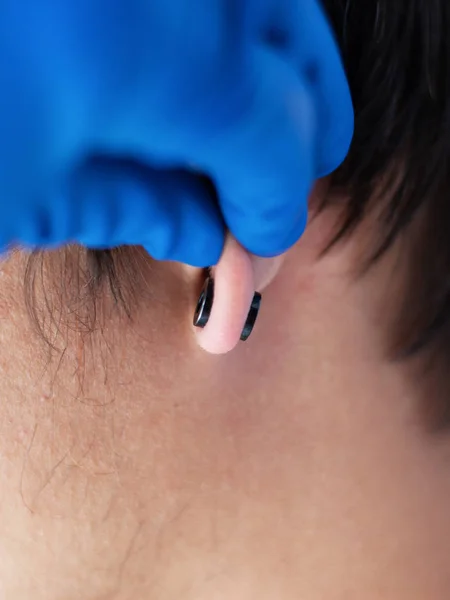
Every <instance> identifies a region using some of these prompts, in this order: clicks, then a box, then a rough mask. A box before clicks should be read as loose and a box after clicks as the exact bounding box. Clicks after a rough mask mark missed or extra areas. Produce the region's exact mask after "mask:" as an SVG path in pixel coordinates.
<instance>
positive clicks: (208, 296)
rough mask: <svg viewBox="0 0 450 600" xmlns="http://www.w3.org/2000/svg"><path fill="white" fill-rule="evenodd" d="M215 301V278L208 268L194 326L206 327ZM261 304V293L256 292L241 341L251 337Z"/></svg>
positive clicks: (196, 309)
mask: <svg viewBox="0 0 450 600" xmlns="http://www.w3.org/2000/svg"><path fill="white" fill-rule="evenodd" d="M213 301H214V278H213V277H212V275H211V270H210V269H208V276H207V278H206V280H205V283H204V285H203V288H202V291H201V292H200V296H199V298H198V302H197V306H196V308H195V313H194V320H193V322H194V326H195V327H201V328H203V327H205V326H206V324H207V323H208V321H209V317H210V315H211V310H212V305H213ZM260 306H261V294H260V293H258V292H255V294H254V296H253V300H252V303H251V305H250V310H249V312H248V316H247V319H246V321H245V325H244V328H243V330H242V333H241V337H240V339H241V341H243V342H245V341H246V340H248V338H249V337H250V334H251V333H252V331H253V327H254V325H255V322H256V319H257V317H258V313H259V309H260Z"/></svg>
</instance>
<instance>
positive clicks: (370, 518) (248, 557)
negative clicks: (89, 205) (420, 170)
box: [0, 213, 450, 600]
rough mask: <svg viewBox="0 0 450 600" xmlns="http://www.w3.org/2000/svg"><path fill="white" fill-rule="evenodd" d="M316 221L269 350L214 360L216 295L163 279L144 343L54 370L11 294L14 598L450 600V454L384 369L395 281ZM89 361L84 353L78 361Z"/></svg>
mask: <svg viewBox="0 0 450 600" xmlns="http://www.w3.org/2000/svg"><path fill="white" fill-rule="evenodd" d="M333 223H334V219H333V217H332V216H330V213H326V214H325V213H324V214H323V215H321V216H319V217H317V218H316V219H314V220H313V221H312V222H311V224H310V226H309V228H308V231H307V233H306V234H305V236H304V237H303V239H302V240H301V241H300V242H299V243H298V245H297V246H296V247H295V248H294V249H292V250H291V251H290V252H289V253H288V255H287V257H286V260H285V261H284V263H283V265H282V267H281V268H280V271H279V273H278V275H277V277H276V278H275V279H274V280H273V281H272V283H271V284H270V285H269V286H268V287H267V288H266V290H265V291H264V295H263V305H262V309H261V313H260V316H259V319H258V322H257V326H256V327H255V331H254V333H253V334H252V336H251V338H250V340H249V341H248V342H246V343H245V344H239V345H238V346H237V347H236V348H235V350H233V351H232V352H230V353H228V354H225V355H220V356H213V355H210V354H207V353H205V352H204V351H202V350H201V349H200V348H199V347H198V346H197V344H196V342H195V338H194V335H193V332H192V329H191V326H190V323H191V320H192V311H193V308H194V306H195V299H196V294H197V292H198V274H195V273H192V272H191V271H189V270H185V269H183V268H182V267H179V266H177V265H168V264H156V265H151V269H149V277H150V276H151V278H152V279H151V283H152V285H153V295H154V298H155V300H154V301H153V302H147V303H145V304H141V306H140V308H139V310H138V311H137V312H136V314H135V315H134V320H133V323H129V322H128V321H127V320H125V319H119V318H117V317H114V316H112V317H111V319H110V320H108V324H107V326H106V327H105V329H104V331H103V334H102V335H94V336H91V337H90V338H89V337H86V338H85V339H84V342H83V347H82V348H81V346H80V344H77V343H70V344H69V345H68V346H67V349H66V351H65V352H64V353H63V355H62V357H61V354H60V355H59V356H58V357H57V358H54V359H53V360H52V362H50V363H49V362H48V361H47V360H46V355H45V352H44V351H43V344H42V341H40V340H39V339H38V338H37V337H36V335H35V334H34V332H33V331H32V328H31V326H30V324H29V320H28V318H27V316H26V311H25V307H24V303H23V300H22V274H23V262H24V257H23V256H21V255H20V254H18V255H15V256H13V257H12V258H11V259H9V260H8V261H7V262H6V263H5V264H4V267H3V270H2V278H1V280H0V297H1V299H2V302H1V308H0V317H1V319H2V341H3V343H2V346H1V351H0V368H1V383H0V397H1V398H2V399H3V402H2V404H1V406H0V412H1V414H0V428H1V435H0V487H1V496H2V503H1V506H0V531H1V532H2V535H1V536H0V558H1V559H0V592H1V594H0V595H2V597H4V598H15V599H16V600H22V599H23V600H25V599H28V598H30V597H33V598H34V599H35V600H44V599H45V600H59V599H60V598H65V599H66V598H67V599H72V598H74V599H75V598H80V597H83V598H87V599H91V598H92V599H94V598H105V599H107V598H115V599H117V600H125V599H127V598H130V597H133V598H134V599H136V600H153V599H158V600H160V599H161V600H172V599H173V598H183V599H185V600H206V599H208V600H210V599H213V600H222V599H224V600H225V599H228V598H233V599H235V600H253V599H254V598H259V599H261V600H266V599H267V600H272V599H274V598H277V599H280V600H294V599H295V600H297V599H298V598H307V599H308V600H340V599H341V598H364V599H365V600H375V599H376V600H378V599H380V600H381V599H383V600H423V599H424V598H427V600H444V599H446V598H448V595H449V593H450V575H449V574H450V568H449V559H448V557H449V556H450V522H449V519H448V500H449V498H450V468H449V458H450V444H449V442H448V440H447V439H446V438H444V437H442V438H438V439H435V438H433V437H432V436H431V435H430V434H429V433H427V432H426V431H425V429H424V428H423V427H422V424H421V420H420V411H419V409H418V404H419V398H418V396H417V393H416V391H415V390H414V389H412V386H411V385H410V383H409V381H408V378H407V377H406V375H405V374H404V372H403V370H402V367H401V366H399V365H393V364H390V363H389V362H388V361H387V360H386V358H385V355H384V353H383V342H384V341H385V336H384V333H385V332H384V331H383V328H382V326H381V322H382V321H381V316H382V313H383V312H386V311H388V308H387V307H388V302H387V301H388V299H389V295H387V293H386V290H387V289H392V288H391V287H388V286H390V285H391V281H392V280H391V276H392V262H391V261H390V259H387V260H386V261H385V262H384V263H383V264H382V265H380V266H379V267H378V268H377V269H376V270H374V271H373V272H372V273H370V274H369V275H368V276H367V277H365V278H363V279H361V280H355V279H354V277H353V274H354V272H355V267H356V257H357V256H358V255H360V254H361V240H360V239H359V238H358V237H355V238H354V239H353V240H352V241H350V242H348V243H347V244H345V245H344V246H341V247H339V248H337V249H336V250H334V251H332V252H331V253H330V254H328V255H326V256H325V257H324V258H322V259H320V260H318V258H317V256H318V253H319V252H320V250H321V248H322V247H323V243H324V242H325V240H326V236H327V235H328V234H329V233H330V228H331V226H332V225H333ZM80 348H81V350H80Z"/></svg>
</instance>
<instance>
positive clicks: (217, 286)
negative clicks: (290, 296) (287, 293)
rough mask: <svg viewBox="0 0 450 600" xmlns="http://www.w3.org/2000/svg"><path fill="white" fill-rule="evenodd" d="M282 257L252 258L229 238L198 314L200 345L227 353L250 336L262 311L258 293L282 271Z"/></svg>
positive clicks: (203, 291) (201, 299)
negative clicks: (279, 270)
mask: <svg viewBox="0 0 450 600" xmlns="http://www.w3.org/2000/svg"><path fill="white" fill-rule="evenodd" d="M281 262H282V258H281V257H277V258H275V259H261V258H258V257H254V256H252V255H250V254H249V253H248V252H247V251H246V250H245V249H244V248H243V247H242V246H241V245H240V244H239V243H238V242H237V241H236V240H235V239H234V238H233V237H232V236H231V235H228V237H227V240H226V242H225V247H224V250H223V253H222V256H221V258H220V260H219V263H218V264H217V266H216V267H213V268H212V269H210V271H209V273H208V276H207V279H206V281H205V284H204V287H203V289H202V292H201V294H200V298H199V301H198V304H197V307H196V311H195V315H194V325H195V326H196V327H197V329H196V330H195V332H196V337H197V341H198V344H199V345H200V346H201V347H202V348H203V349H204V350H206V351H207V352H210V353H212V354H225V353H226V352H229V351H230V350H232V349H233V348H234V347H235V346H236V345H237V344H238V343H239V341H240V340H245V339H247V338H248V336H249V335H250V333H251V331H252V329H253V325H254V324H255V321H256V317H257V314H258V311H259V306H260V302H261V295H260V294H259V293H258V291H260V290H262V289H263V287H265V286H266V285H268V283H270V281H271V280H272V279H273V277H274V276H275V275H276V273H277V272H278V269H279V267H280V265H281Z"/></svg>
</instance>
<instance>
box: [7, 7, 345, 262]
mask: <svg viewBox="0 0 450 600" xmlns="http://www.w3.org/2000/svg"><path fill="white" fill-rule="evenodd" d="M352 129H353V111H352V105H351V100H350V96H349V91H348V87H347V83H346V79H345V76H344V72H343V69H342V66H341V62H340V59H339V55H338V51H337V48H336V45H335V43H334V41H333V38H332V36H331V34H330V30H329V26H328V24H327V22H326V20H325V18H324V15H323V14H322V11H321V9H320V7H319V4H318V2H317V1H316V0H228V1H224V0H195V1H192V0H58V2H54V1H53V0H41V1H40V2H30V3H26V4H25V5H24V4H23V3H21V2H17V0H3V1H2V2H1V4H0V248H5V247H6V246H7V245H9V244H12V243H20V244H24V245H26V246H31V247H33V246H40V247H54V246H57V245H60V244H63V243H66V242H71V241H76V242H79V243H82V244H85V245H87V246H90V247H96V248H99V247H100V248H101V247H113V246H116V245H119V244H142V245H143V246H144V247H146V248H147V250H148V251H149V253H150V254H151V255H152V256H154V257H155V258H158V259H171V260H178V261H181V262H185V263H188V264H192V265H195V266H206V265H210V264H215V263H216V262H217V260H218V258H219V256H220V253H221V251H222V246H223V241H224V231H225V229H226V228H229V229H230V230H231V232H232V233H233V235H234V236H235V237H236V238H237V239H238V240H239V241H240V242H241V244H242V245H243V246H244V247H246V248H247V249H248V250H249V251H251V252H253V253H255V254H258V255H261V256H271V255H276V254H278V253H281V252H283V251H284V250H286V249H287V248H288V247H290V246H291V245H292V244H293V243H295V241H296V240H297V239H298V238H299V237H300V235H301V234H302V232H303V230H304V227H305V224H306V217H307V196H308V192H309V190H310V187H311V184H312V182H313V180H314V178H316V177H318V176H321V175H324V174H326V173H328V172H330V171H331V170H333V169H334V168H335V167H337V166H338V165H339V163H340V162H341V161H342V160H343V159H344V157H345V155H346V153H347V150H348V147H349V144H350V140H351V136H352ZM196 172H201V173H203V174H206V175H207V176H209V177H210V178H211V179H212V180H213V181H214V184H215V188H216V191H217V195H216V194H215V193H214V192H213V190H212V189H211V186H210V185H208V184H207V183H205V179H204V178H202V177H198V176H197V175H196V174H195V173H196Z"/></svg>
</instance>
